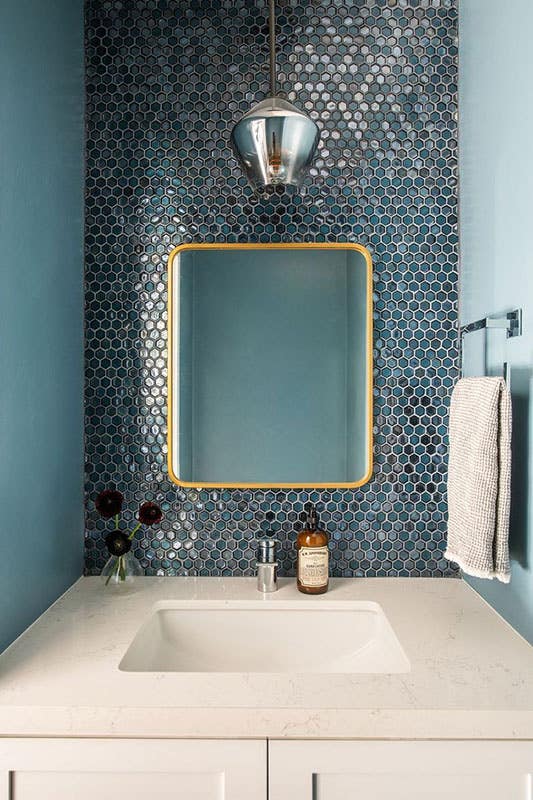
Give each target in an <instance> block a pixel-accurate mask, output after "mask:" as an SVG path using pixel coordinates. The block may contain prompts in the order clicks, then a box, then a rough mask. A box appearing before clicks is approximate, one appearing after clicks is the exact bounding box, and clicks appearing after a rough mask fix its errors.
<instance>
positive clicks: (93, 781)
mask: <svg viewBox="0 0 533 800" xmlns="http://www.w3.org/2000/svg"><path fill="white" fill-rule="evenodd" d="M266 786H267V774H266V743H265V742H264V741H231V740H228V741H218V740H198V741H194V740H189V741H185V740H168V739H159V740H157V739H147V740H141V739H129V740H124V739H122V740H116V739H4V740H3V741H0V800H52V798H53V800H117V798H125V799H127V800H141V798H142V800H148V799H149V800H255V798H258V800H266Z"/></svg>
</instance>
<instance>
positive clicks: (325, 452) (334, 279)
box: [168, 244, 372, 488]
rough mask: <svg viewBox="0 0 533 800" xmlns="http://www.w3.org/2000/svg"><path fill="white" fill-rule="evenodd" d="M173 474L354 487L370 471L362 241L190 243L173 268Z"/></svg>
mask: <svg viewBox="0 0 533 800" xmlns="http://www.w3.org/2000/svg"><path fill="white" fill-rule="evenodd" d="M168 389H169V413H168V419H169V438H168V450H169V473H170V476H171V478H172V480H174V481H175V483H177V484H180V485H182V486H195V487H202V486H216V487H295V488H306V487H313V488H324V487H356V486H361V485H362V484H363V483H365V482H366V481H368V480H369V478H370V475H371V472H372V264H371V258H370V254H369V252H368V251H367V250H366V249H365V248H364V247H362V246H361V245H359V244H187V245H182V246H180V247H177V248H176V249H175V250H173V251H172V253H171V255H170V259H169V369H168Z"/></svg>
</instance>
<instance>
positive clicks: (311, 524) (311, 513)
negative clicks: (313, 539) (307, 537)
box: [306, 503, 318, 531]
mask: <svg viewBox="0 0 533 800" xmlns="http://www.w3.org/2000/svg"><path fill="white" fill-rule="evenodd" d="M306 526H307V529H308V530H310V531H316V529H317V527H318V515H317V513H316V508H315V506H314V505H313V503H309V505H308V506H307V522H306Z"/></svg>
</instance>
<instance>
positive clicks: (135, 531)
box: [128, 522, 141, 541]
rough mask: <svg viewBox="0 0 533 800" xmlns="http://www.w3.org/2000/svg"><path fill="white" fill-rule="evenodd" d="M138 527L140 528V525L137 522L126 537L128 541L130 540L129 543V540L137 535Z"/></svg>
mask: <svg viewBox="0 0 533 800" xmlns="http://www.w3.org/2000/svg"><path fill="white" fill-rule="evenodd" d="M140 527H141V523H140V522H138V523H137V525H136V526H135V527H134V529H133V530H132V532H131V533H130V535H129V536H128V539H130V541H131V539H133V537H134V536H135V534H136V533H137V531H138V530H139V528H140Z"/></svg>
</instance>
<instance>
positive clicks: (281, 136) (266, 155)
mask: <svg viewBox="0 0 533 800" xmlns="http://www.w3.org/2000/svg"><path fill="white" fill-rule="evenodd" d="M268 8H269V15H268V16H269V26H268V27H269V45H270V93H269V95H268V97H267V98H266V99H265V100H262V101H261V102H260V103H257V105H255V106H253V107H252V108H251V109H250V111H248V112H247V113H246V114H245V115H244V116H243V117H242V119H240V120H239V122H237V124H236V125H235V127H234V128H233V130H232V132H231V144H232V147H233V150H234V152H235V155H236V157H237V159H238V160H239V162H240V164H241V166H242V169H243V171H244V173H245V175H246V177H247V178H248V180H249V182H250V184H251V185H252V186H253V187H254V189H261V188H264V187H266V186H294V187H299V186H300V185H301V184H302V181H303V179H304V178H305V176H306V174H307V172H308V170H309V167H310V166H311V164H312V162H313V158H314V155H315V152H316V148H317V145H318V140H319V138H320V131H319V129H318V127H317V125H316V124H315V123H314V122H313V120H312V119H310V118H309V117H308V116H307V114H304V113H303V112H302V111H299V109H297V108H295V106H293V105H292V104H291V103H288V102H287V101H286V100H282V98H281V97H278V95H277V80H276V18H275V7H274V0H268Z"/></svg>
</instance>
